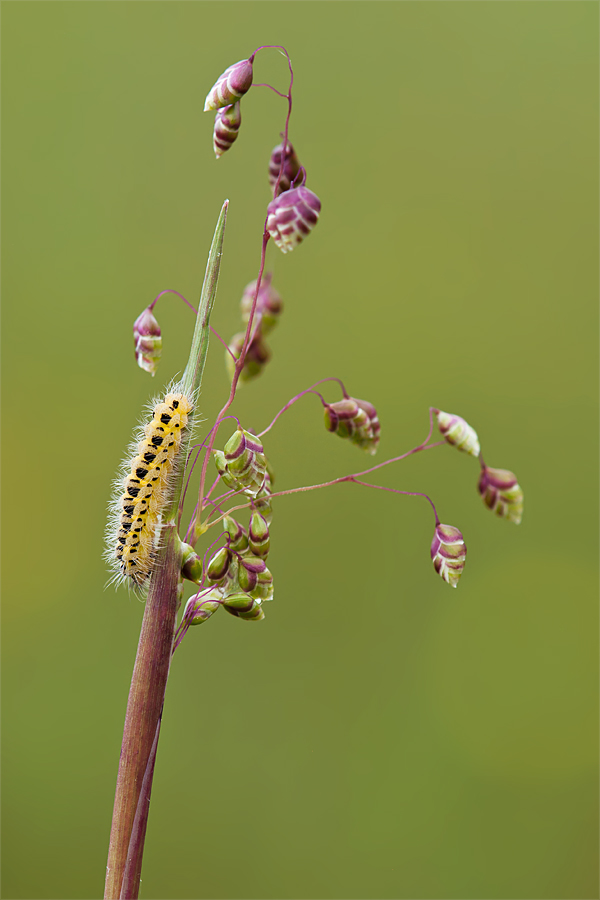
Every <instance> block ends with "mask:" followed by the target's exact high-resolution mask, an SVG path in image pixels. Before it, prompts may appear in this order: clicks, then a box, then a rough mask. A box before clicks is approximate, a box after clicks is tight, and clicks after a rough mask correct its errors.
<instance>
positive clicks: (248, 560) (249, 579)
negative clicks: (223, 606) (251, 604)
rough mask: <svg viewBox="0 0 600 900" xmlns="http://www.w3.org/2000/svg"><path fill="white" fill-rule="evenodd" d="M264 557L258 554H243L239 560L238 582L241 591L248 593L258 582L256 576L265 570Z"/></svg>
mask: <svg viewBox="0 0 600 900" xmlns="http://www.w3.org/2000/svg"><path fill="white" fill-rule="evenodd" d="M266 568H267V566H266V563H265V561H264V559H260V557H258V556H244V557H242V558H241V559H240V560H239V565H238V584H239V586H240V587H241V589H242V590H243V591H247V592H248V593H250V592H251V591H253V590H254V589H255V587H256V585H257V583H258V576H259V575H260V574H261V572H264V571H265V570H266Z"/></svg>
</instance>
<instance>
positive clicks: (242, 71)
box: [204, 59, 252, 112]
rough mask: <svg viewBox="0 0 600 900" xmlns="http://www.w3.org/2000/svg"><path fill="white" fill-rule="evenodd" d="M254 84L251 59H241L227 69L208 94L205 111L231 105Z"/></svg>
mask: <svg viewBox="0 0 600 900" xmlns="http://www.w3.org/2000/svg"><path fill="white" fill-rule="evenodd" d="M251 85H252V62H251V60H249V59H241V60H240V61H239V62H236V63H234V64H233V65H232V66H229V68H228V69H225V71H224V72H223V74H222V75H220V76H219V78H217V80H216V82H215V83H214V85H213V86H212V88H211V89H210V91H209V92H208V94H207V97H206V101H205V103H204V112H208V110H209V109H222V108H223V107H224V106H230V104H232V103H235V102H236V101H237V100H239V99H240V97H243V96H244V94H245V93H246V92H247V91H248V90H250V87H251Z"/></svg>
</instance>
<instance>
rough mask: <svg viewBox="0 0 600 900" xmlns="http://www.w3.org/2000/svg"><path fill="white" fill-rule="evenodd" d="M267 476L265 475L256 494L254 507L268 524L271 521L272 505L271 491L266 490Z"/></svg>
mask: <svg viewBox="0 0 600 900" xmlns="http://www.w3.org/2000/svg"><path fill="white" fill-rule="evenodd" d="M268 477H269V476H268V475H267V478H266V479H265V484H264V485H263V487H262V488H261V489H260V491H259V492H258V494H257V495H256V500H255V501H254V509H255V510H256V511H257V512H259V513H260V514H261V516H262V517H263V519H264V520H265V522H266V523H267V525H270V524H271V522H272V521H273V506H272V504H271V491H270V490H267V487H266V484H267V480H268Z"/></svg>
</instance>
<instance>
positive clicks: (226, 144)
mask: <svg viewBox="0 0 600 900" xmlns="http://www.w3.org/2000/svg"><path fill="white" fill-rule="evenodd" d="M241 124H242V113H241V109H240V102H239V100H238V102H237V103H232V104H231V106H224V107H223V108H222V109H218V110H217V115H216V116H215V127H214V131H213V149H214V151H215V156H216V157H217V159H219V157H220V156H222V155H223V154H224V153H225V151H226V150H229V148H230V147H231V145H232V144H233V143H234V142H235V141H236V140H237V137H238V134H239V133H240V126H241Z"/></svg>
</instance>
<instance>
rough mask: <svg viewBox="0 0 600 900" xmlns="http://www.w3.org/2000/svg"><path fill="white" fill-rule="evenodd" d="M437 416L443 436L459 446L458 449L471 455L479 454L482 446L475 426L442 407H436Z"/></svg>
mask: <svg viewBox="0 0 600 900" xmlns="http://www.w3.org/2000/svg"><path fill="white" fill-rule="evenodd" d="M434 413H435V415H436V418H437V423H438V428H439V429H440V433H441V434H442V435H443V437H444V438H445V439H446V440H447V441H448V443H449V444H452V446H453V447H457V448H458V450H464V452H465V453H470V454H471V456H479V452H480V449H481V448H480V446H479V438H478V437H477V432H476V431H475V429H474V428H471V426H470V425H469V424H468V422H465V420H464V419H461V417H460V416H455V415H452V413H447V412H443V411H442V410H441V409H434Z"/></svg>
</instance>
